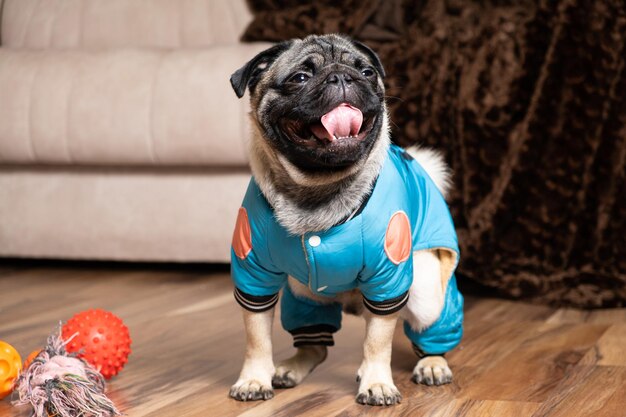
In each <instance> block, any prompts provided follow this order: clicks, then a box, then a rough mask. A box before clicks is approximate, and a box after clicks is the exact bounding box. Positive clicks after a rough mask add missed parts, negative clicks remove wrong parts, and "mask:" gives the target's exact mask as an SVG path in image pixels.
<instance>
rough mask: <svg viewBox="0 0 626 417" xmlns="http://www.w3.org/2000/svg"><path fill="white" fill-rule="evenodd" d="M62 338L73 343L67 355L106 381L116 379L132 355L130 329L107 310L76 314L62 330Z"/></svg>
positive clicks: (68, 348)
mask: <svg viewBox="0 0 626 417" xmlns="http://www.w3.org/2000/svg"><path fill="white" fill-rule="evenodd" d="M62 337H63V339H64V340H69V339H70V338H71V339H72V340H71V342H69V344H68V345H67V351H68V352H72V353H73V352H75V353H77V356H78V357H79V358H82V359H84V360H86V361H87V362H89V363H90V364H91V365H93V366H94V368H96V369H97V370H98V372H100V373H101V374H102V375H103V376H104V377H105V378H106V379H110V378H111V377H112V376H114V375H117V373H118V372H119V371H120V370H121V369H122V368H123V367H124V365H125V364H126V362H128V355H130V352H131V350H130V344H131V339H130V335H129V333H128V327H126V326H125V325H124V323H123V322H122V320H121V319H120V318H119V317H117V316H116V315H115V314H113V313H110V312H108V311H104V310H99V309H98V310H87V311H83V312H81V313H78V314H76V315H75V316H73V317H72V318H71V319H69V320H68V322H67V324H65V325H64V326H63V330H62Z"/></svg>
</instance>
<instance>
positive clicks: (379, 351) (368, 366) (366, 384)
mask: <svg viewBox="0 0 626 417" xmlns="http://www.w3.org/2000/svg"><path fill="white" fill-rule="evenodd" d="M364 315H365V320H366V322H367V325H366V333H365V343H364V345H363V362H362V363H361V367H360V368H359V371H358V380H359V381H360V384H359V391H358V393H357V396H356V401H357V402H358V403H361V404H369V405H392V404H397V403H399V402H400V401H401V400H402V395H400V391H398V388H396V386H395V384H394V383H393V377H392V376H391V342H392V340H393V332H394V330H395V328H396V323H397V321H398V316H399V315H398V313H394V314H390V315H388V316H377V315H374V314H372V313H370V312H369V311H367V312H365V314H364Z"/></svg>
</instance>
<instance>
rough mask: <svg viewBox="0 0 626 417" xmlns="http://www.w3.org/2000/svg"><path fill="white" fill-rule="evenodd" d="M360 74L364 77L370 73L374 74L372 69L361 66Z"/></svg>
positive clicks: (370, 74)
mask: <svg viewBox="0 0 626 417" xmlns="http://www.w3.org/2000/svg"><path fill="white" fill-rule="evenodd" d="M361 75H363V76H364V77H368V78H369V77H371V76H372V75H374V70H373V69H371V68H363V69H362V70H361Z"/></svg>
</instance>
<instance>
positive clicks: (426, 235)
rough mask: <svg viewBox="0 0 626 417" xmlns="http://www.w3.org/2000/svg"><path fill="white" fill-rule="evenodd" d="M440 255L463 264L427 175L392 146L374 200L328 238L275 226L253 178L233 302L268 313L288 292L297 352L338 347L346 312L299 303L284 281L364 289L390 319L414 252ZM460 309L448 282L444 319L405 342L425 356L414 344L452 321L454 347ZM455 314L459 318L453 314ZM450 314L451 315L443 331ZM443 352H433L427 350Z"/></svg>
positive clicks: (289, 326)
mask: <svg viewBox="0 0 626 417" xmlns="http://www.w3.org/2000/svg"><path fill="white" fill-rule="evenodd" d="M435 248H439V249H447V250H451V251H453V252H455V253H456V254H457V256H456V258H457V259H458V252H459V249H458V243H457V238H456V233H455V230H454V225H453V222H452V218H451V216H450V212H449V211H448V207H447V205H446V203H445V201H444V198H443V196H442V195H441V193H440V192H439V190H438V189H437V187H436V186H435V184H434V183H433V181H432V180H431V179H430V177H429V176H428V174H427V173H426V172H425V171H424V169H423V168H422V167H421V166H420V165H419V163H417V161H415V160H414V159H413V158H412V157H411V156H410V155H409V154H408V153H406V152H405V151H404V150H402V149H401V148H399V147H397V146H395V145H391V146H390V147H389V150H388V155H387V159H386V160H385V162H384V164H383V167H382V169H381V172H380V174H379V176H378V178H377V180H376V183H375V185H374V188H373V190H372V192H371V194H370V196H369V199H368V200H367V202H366V203H365V204H364V205H363V207H361V209H360V210H359V212H358V213H357V214H356V215H355V216H353V217H352V218H351V219H349V220H347V221H345V222H343V223H341V224H338V225H336V226H333V227H331V228H330V229H328V230H326V231H321V232H313V233H305V234H303V235H292V234H290V233H289V232H288V231H287V230H286V229H285V228H284V227H282V226H281V225H280V224H279V223H278V222H277V221H276V219H275V217H274V213H273V209H272V207H271V206H270V205H269V203H268V202H267V200H266V199H265V197H264V196H263V194H262V193H261V190H260V189H259V187H258V185H257V183H256V181H255V180H254V178H252V180H251V181H250V184H249V187H248V190H247V192H246V196H245V198H244V201H243V204H242V207H241V208H240V209H239V215H238V218H237V226H236V228H235V233H234V235H233V246H232V250H231V259H232V263H231V272H232V278H233V281H234V283H235V298H236V300H237V301H238V302H239V304H241V305H242V307H244V308H246V309H248V310H251V311H257V312H260V311H265V310H267V309H270V308H272V307H273V306H274V305H275V303H276V302H277V301H278V292H279V291H280V290H281V289H283V288H284V293H283V302H282V313H283V314H282V322H283V326H284V327H285V329H286V330H287V331H289V332H291V333H292V334H294V339H295V344H296V346H297V345H301V344H307V343H308V344H332V332H334V331H336V330H338V329H339V327H340V320H341V309H340V306H339V305H338V304H336V303H326V304H324V303H316V302H315V301H312V300H309V299H303V298H301V297H298V296H296V295H294V294H293V293H292V292H291V291H290V289H289V288H288V286H286V285H285V283H286V281H287V276H288V275H290V276H292V277H293V278H295V279H296V280H298V281H299V282H301V283H302V284H304V285H306V286H307V287H308V288H309V289H310V290H311V291H312V292H313V293H315V294H318V295H321V296H333V295H335V294H337V293H339V292H343V291H348V290H352V289H355V288H358V289H359V290H360V291H361V293H362V294H363V302H364V304H365V307H367V308H368V309H369V310H370V311H372V312H373V313H374V314H381V315H383V314H391V313H393V312H396V311H398V310H400V309H401V308H402V307H403V306H404V305H405V304H406V302H407V301H408V290H409V287H410V286H411V283H412V280H413V262H412V254H413V251H417V250H422V249H435ZM448 303H452V304H454V305H451V306H448V305H447V304H448ZM462 303H463V299H462V297H461V295H460V294H459V293H458V291H457V289H456V283H455V282H454V275H452V276H451V277H450V283H449V284H448V285H447V287H446V306H444V312H442V315H441V317H440V319H439V321H438V322H436V323H435V324H434V325H433V326H431V327H429V328H428V329H426V330H425V331H423V332H421V333H417V332H412V333H411V332H408V331H407V335H408V336H409V338H410V339H411V340H412V341H413V342H414V344H417V346H418V347H419V348H420V349H422V346H421V345H422V343H417V342H420V338H422V339H423V337H424V335H427V332H429V331H430V332H431V333H432V332H434V333H436V332H437V329H438V328H440V329H444V328H445V330H442V331H444V332H445V333H450V331H449V326H448V324H449V322H450V321H451V320H452V321H454V322H455V323H457V324H456V325H454V326H453V327H454V328H455V330H456V333H457V335H456V336H454V337H453V339H455V343H453V345H456V344H457V343H458V341H459V340H460V334H461V331H460V329H461V328H462ZM451 311H454V314H449V313H450V312H451ZM444 313H446V314H444ZM444 316H445V317H448V316H452V317H448V318H447V319H446V320H445V321H446V322H445V323H443V322H442V323H440V322H441V321H442V319H443V318H444ZM459 318H460V321H459ZM298 338H300V340H298ZM429 340H437V338H436V337H434V338H433V337H431V338H429ZM446 343H447V344H446V346H449V345H451V344H450V343H448V342H446ZM434 345H437V343H434ZM452 347H454V346H452ZM439 348H440V347H439V346H428V348H427V349H424V352H428V351H432V350H433V349H434V350H435V351H437V350H438V349H439ZM446 350H449V349H446ZM436 353H440V352H436Z"/></svg>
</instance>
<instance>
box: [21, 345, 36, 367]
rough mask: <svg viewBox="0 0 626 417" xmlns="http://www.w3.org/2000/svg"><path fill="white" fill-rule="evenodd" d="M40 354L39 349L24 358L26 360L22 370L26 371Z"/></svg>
mask: <svg viewBox="0 0 626 417" xmlns="http://www.w3.org/2000/svg"><path fill="white" fill-rule="evenodd" d="M40 353H41V349H39V350H33V351H32V352H30V354H29V355H28V356H27V357H26V360H25V361H24V366H23V368H22V369H28V367H29V366H30V364H31V363H33V361H34V360H35V358H36V357H37V355H39V354H40Z"/></svg>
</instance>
